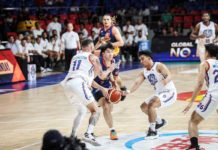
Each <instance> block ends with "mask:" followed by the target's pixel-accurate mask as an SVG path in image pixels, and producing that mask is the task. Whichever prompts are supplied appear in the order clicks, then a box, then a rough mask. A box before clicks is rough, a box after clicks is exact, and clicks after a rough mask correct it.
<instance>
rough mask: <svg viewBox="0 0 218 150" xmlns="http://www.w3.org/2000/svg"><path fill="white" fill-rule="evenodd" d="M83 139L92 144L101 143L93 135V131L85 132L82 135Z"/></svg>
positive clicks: (97, 144)
mask: <svg viewBox="0 0 218 150" xmlns="http://www.w3.org/2000/svg"><path fill="white" fill-rule="evenodd" d="M83 141H85V142H87V143H90V144H92V145H94V146H101V144H99V143H98V142H97V141H96V139H95V136H94V135H93V133H87V132H86V133H85V134H84V137H83Z"/></svg>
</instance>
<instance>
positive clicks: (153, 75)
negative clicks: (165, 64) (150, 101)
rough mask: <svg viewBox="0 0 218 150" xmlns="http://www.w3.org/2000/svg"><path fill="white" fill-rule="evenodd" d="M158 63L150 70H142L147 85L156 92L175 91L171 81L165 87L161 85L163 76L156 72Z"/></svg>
mask: <svg viewBox="0 0 218 150" xmlns="http://www.w3.org/2000/svg"><path fill="white" fill-rule="evenodd" d="M158 64H159V62H155V63H154V65H153V66H152V68H151V69H150V70H147V69H146V68H145V69H144V77H145V78H146V79H147V80H148V81H149V83H150V84H151V85H152V86H154V89H155V91H156V92H161V91H164V90H169V89H175V86H174V83H173V81H170V82H169V83H168V84H167V85H164V84H163V80H164V76H163V75H162V74H161V73H159V72H158V71H157V65H158Z"/></svg>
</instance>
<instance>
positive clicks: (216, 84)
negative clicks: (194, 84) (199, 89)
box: [205, 59, 218, 95]
mask: <svg viewBox="0 0 218 150" xmlns="http://www.w3.org/2000/svg"><path fill="white" fill-rule="evenodd" d="M206 61H207V62H208V64H209V69H208V71H207V72H206V77H205V80H206V84H207V92H208V93H217V94H216V95H218V60H215V59H208V60H206Z"/></svg>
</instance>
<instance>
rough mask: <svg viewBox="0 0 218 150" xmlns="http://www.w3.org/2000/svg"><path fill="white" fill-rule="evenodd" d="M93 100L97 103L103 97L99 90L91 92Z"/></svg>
mask: <svg viewBox="0 0 218 150" xmlns="http://www.w3.org/2000/svg"><path fill="white" fill-rule="evenodd" d="M92 93H93V96H94V98H95V100H96V101H97V102H98V101H99V100H100V99H101V98H102V97H104V95H103V93H102V91H101V90H95V91H93V92H92Z"/></svg>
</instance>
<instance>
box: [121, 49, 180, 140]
mask: <svg viewBox="0 0 218 150" xmlns="http://www.w3.org/2000/svg"><path fill="white" fill-rule="evenodd" d="M139 59H140V62H141V64H142V65H143V67H144V69H143V71H142V72H141V73H140V74H139V75H138V77H137V79H136V80H135V82H134V84H133V86H132V87H131V89H130V91H127V92H124V93H123V94H124V95H125V94H127V93H132V92H134V91H136V90H137V89H138V88H139V86H140V85H141V84H142V83H143V81H144V80H145V79H147V80H148V82H149V83H150V85H152V86H153V87H154V90H155V94H154V95H152V96H151V97H149V98H147V99H146V100H145V101H144V102H143V103H142V104H141V110H142V111H143V112H144V113H145V114H147V115H148V120H149V123H150V126H149V129H148V133H147V135H146V137H145V139H154V138H157V137H158V134H157V129H159V128H160V127H162V126H164V125H165V124H166V121H165V120H164V119H161V118H160V116H159V115H158V114H157V108H162V107H166V106H169V105H172V104H173V103H174V102H175V101H176V98H177V92H176V88H175V86H174V83H173V81H172V79H171V73H170V71H169V70H168V68H167V67H166V66H165V65H164V64H162V63H160V62H154V61H153V60H152V56H151V52H149V51H141V52H139Z"/></svg>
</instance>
